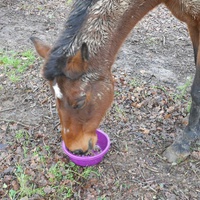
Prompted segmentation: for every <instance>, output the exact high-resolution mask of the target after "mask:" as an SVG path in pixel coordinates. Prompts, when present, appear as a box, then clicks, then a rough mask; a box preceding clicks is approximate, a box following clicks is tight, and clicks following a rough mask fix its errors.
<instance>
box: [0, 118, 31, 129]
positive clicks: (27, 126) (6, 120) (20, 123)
mask: <svg viewBox="0 0 200 200" xmlns="http://www.w3.org/2000/svg"><path fill="white" fill-rule="evenodd" d="M0 121H4V122H8V123H16V124H19V125H21V126H24V127H26V128H29V127H30V125H27V124H24V123H22V122H19V121H15V120H8V119H0Z"/></svg>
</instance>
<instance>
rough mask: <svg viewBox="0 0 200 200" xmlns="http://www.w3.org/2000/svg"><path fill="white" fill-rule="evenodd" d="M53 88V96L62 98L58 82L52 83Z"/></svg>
mask: <svg viewBox="0 0 200 200" xmlns="http://www.w3.org/2000/svg"><path fill="white" fill-rule="evenodd" d="M53 89H54V92H55V96H56V97H57V98H58V99H62V97H63V94H62V92H61V91H60V88H59V86H58V83H56V84H55V85H53Z"/></svg>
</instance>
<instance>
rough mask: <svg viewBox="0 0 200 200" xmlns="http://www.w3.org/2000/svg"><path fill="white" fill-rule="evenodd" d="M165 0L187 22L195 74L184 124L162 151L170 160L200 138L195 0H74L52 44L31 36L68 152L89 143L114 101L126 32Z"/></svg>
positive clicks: (199, 8) (198, 9) (198, 4)
mask: <svg viewBox="0 0 200 200" xmlns="http://www.w3.org/2000/svg"><path fill="white" fill-rule="evenodd" d="M161 3H164V4H165V5H166V6H167V7H168V8H169V10H171V12H172V13H173V14H174V15H175V16H176V17H177V18H178V19H180V20H181V21H184V22H185V23H187V25H188V29H189V33H190V36H191V40H192V43H193V47H194V56H195V65H196V74H195V78H194V82H193V85H192V90H191V96H192V108H191V111H190V118H189V123H188V126H187V127H186V128H185V130H184V131H183V133H182V135H181V136H180V137H179V139H177V140H176V141H175V142H174V143H173V144H172V145H171V146H170V147H168V148H167V149H166V150H165V152H164V156H165V157H166V158H167V159H168V160H169V161H171V162H176V161H180V159H184V158H186V157H187V156H188V155H189V154H190V147H191V145H192V143H193V142H195V141H196V140H197V139H199V138H200V51H199V43H200V35H199V32H200V1H197V0H76V1H75V3H74V5H73V7H72V11H71V13H70V15H69V18H68V20H67V22H66V25H65V30H64V31H63V33H62V35H61V36H60V38H59V39H58V41H57V42H56V43H55V45H54V46H53V47H52V48H51V47H50V46H49V45H46V44H45V43H43V42H42V41H41V40H40V39H38V38H36V37H32V38H31V40H32V41H33V43H34V45H35V48H36V50H37V52H38V53H39V55H40V56H42V57H43V58H44V59H45V64H44V67H43V76H44V77H45V78H46V79H47V80H48V81H49V83H50V86H51V87H52V88H53V91H54V94H55V97H56V103H57V110H58V113H59V117H60V122H61V126H62V130H61V132H62V138H63V140H64V142H65V145H66V146H67V148H68V149H69V150H71V151H73V152H77V153H85V152H86V151H87V150H88V149H91V148H93V147H94V145H95V143H96V141H97V137H96V134H95V130H96V128H97V127H98V126H99V123H100V122H101V120H102V118H103V116H104V115H105V113H106V111H107V109H108V108H109V107H110V105H111V103H112V101H113V91H114V85H113V78H112V73H111V66H112V64H113V62H114V61H115V57H116V54H117V53H118V50H119V48H120V46H121V45H122V43H123V42H124V40H125V38H126V37H127V36H128V34H129V33H130V31H131V30H132V29H133V27H134V26H135V25H136V23H137V22H138V21H139V20H140V19H142V18H143V17H144V16H145V15H146V14H147V13H148V12H149V11H150V10H152V9H153V8H154V7H156V6H157V5H159V4H161Z"/></svg>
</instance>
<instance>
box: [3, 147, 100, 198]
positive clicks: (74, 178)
mask: <svg viewBox="0 0 200 200" xmlns="http://www.w3.org/2000/svg"><path fill="white" fill-rule="evenodd" d="M44 148H47V149H48V147H44ZM37 154H39V148H35V151H34V155H33V157H34V156H36V155H37ZM38 161H39V163H38V165H41V162H42V161H41V160H40V159H39V160H38ZM44 168H45V174H44V175H45V177H46V178H47V183H48V187H49V188H50V190H51V191H52V192H51V193H50V194H49V193H48V194H46V193H45V187H41V186H40V187H38V186H37V185H36V184H35V183H34V179H35V177H33V176H32V175H29V174H27V173H26V172H25V171H26V169H27V166H23V164H21V163H20V164H19V163H17V164H16V166H15V172H14V175H15V176H16V180H17V182H18V184H19V189H18V190H14V189H13V188H9V190H8V195H9V198H10V199H11V200H14V199H21V198H23V197H28V198H29V197H32V196H33V195H35V194H38V195H39V196H43V197H45V196H46V195H48V198H49V199H67V198H70V197H72V196H73V194H74V191H73V185H74V184H78V185H82V184H83V183H84V182H85V180H87V179H88V178H89V177H90V175H91V174H95V175H96V176H100V174H99V172H98V171H97V170H96V169H95V168H94V167H86V168H82V167H79V166H77V165H75V164H74V163H72V162H69V163H67V164H66V163H65V162H62V161H58V162H56V163H54V164H52V165H51V166H50V167H47V165H43V169H44ZM41 173H44V171H43V170H41ZM3 188H4V189H6V188H8V185H6V184H4V185H3Z"/></svg>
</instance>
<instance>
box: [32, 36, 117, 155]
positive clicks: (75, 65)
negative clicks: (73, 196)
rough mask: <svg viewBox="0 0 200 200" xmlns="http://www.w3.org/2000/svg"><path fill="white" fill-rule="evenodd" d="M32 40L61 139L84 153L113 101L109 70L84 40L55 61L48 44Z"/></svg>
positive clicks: (67, 145)
mask: <svg viewBox="0 0 200 200" xmlns="http://www.w3.org/2000/svg"><path fill="white" fill-rule="evenodd" d="M31 40H32V41H33V43H34V45H35V48H36V50H37V52H38V54H39V55H40V56H41V57H43V58H44V59H45V64H44V66H43V75H44V77H45V78H46V79H48V80H49V84H50V87H51V88H52V90H53V93H54V95H55V98H56V105H57V110H58V114H59V117H60V123H61V128H62V129H61V133H62V139H63V140H64V142H65V145H66V147H67V148H68V149H69V150H70V151H72V152H75V153H85V152H87V151H88V150H89V149H92V148H93V147H94V146H95V144H96V142H97V136H96V129H97V128H98V126H99V124H100V122H101V120H102V118H103V117H104V115H105V113H106V111H107V109H108V108H109V106H110V104H111V103H112V100H113V89H114V86H113V79H112V74H111V72H110V71H109V70H107V69H106V70H103V69H101V66H99V64H96V65H98V66H94V65H95V61H91V60H90V59H89V52H88V47H87V45H86V44H85V43H83V44H82V46H81V47H80V49H79V50H78V51H77V52H76V53H75V55H73V56H70V57H66V56H64V57H61V58H59V59H57V60H56V61H55V59H54V58H53V57H54V54H53V51H52V50H51V48H50V46H48V45H46V44H45V43H43V42H42V41H41V40H40V39H38V38H35V37H33V38H31ZM52 59H54V61H52Z"/></svg>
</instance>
